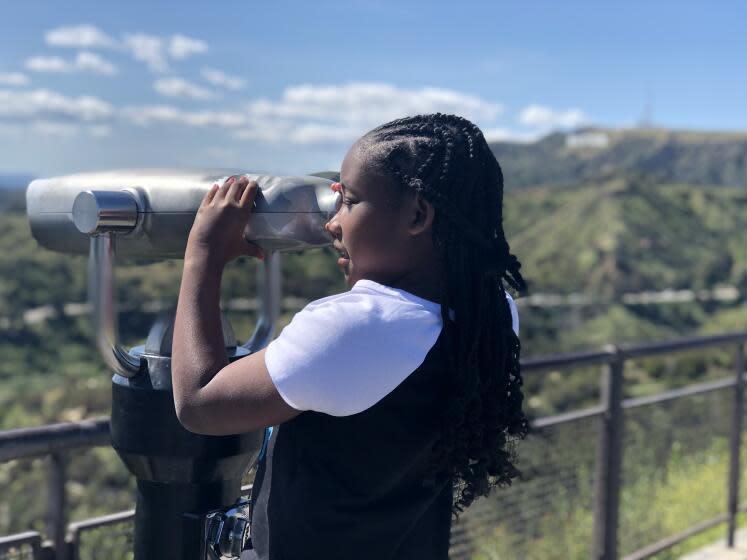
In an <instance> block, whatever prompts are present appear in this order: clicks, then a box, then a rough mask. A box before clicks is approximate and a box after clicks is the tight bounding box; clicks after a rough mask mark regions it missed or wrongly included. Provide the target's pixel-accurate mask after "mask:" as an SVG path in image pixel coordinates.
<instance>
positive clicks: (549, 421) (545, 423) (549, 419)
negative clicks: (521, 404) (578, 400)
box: [530, 405, 604, 430]
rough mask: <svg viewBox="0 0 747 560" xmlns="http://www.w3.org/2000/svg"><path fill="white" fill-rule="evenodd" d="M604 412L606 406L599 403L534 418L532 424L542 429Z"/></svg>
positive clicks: (535, 427) (592, 416)
mask: <svg viewBox="0 0 747 560" xmlns="http://www.w3.org/2000/svg"><path fill="white" fill-rule="evenodd" d="M602 414H604V407H603V406H601V405H597V406H592V407H590V408H584V409H582V410H572V411H570V412H564V413H563V414H556V415H554V416H543V417H542V418H537V419H536V420H532V422H531V423H530V426H531V427H532V429H534V430H541V429H542V428H549V427H550V426H558V425H559V424H566V423H568V422H575V421H576V420H583V419H584V418H594V417H595V416H601V415H602Z"/></svg>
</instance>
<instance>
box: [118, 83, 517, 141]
mask: <svg viewBox="0 0 747 560" xmlns="http://www.w3.org/2000/svg"><path fill="white" fill-rule="evenodd" d="M159 82H163V83H161V85H160V90H161V92H162V93H164V94H165V95H180V96H182V97H184V96H191V97H195V96H194V95H190V94H188V93H187V92H188V91H190V92H191V93H192V94H193V93H194V91H193V90H192V88H193V87H194V84H189V83H188V82H185V81H184V80H181V79H177V78H174V79H168V80H159V81H158V82H156V83H159ZM166 92H168V93H166ZM439 111H440V112H444V113H456V114H460V115H463V116H465V117H466V118H468V119H470V120H473V121H475V122H491V121H492V120H494V119H495V118H496V117H497V116H498V115H499V114H501V113H502V111H503V107H502V106H501V105H500V104H497V103H491V102H488V101H486V100H484V99H481V98H479V97H476V96H472V95H468V94H464V93H461V92H458V91H454V90H446V89H438V88H420V89H410V90H408V89H400V88H397V87H395V86H392V85H389V84H378V83H351V84H343V85H331V86H312V85H302V86H295V87H290V88H288V89H286V90H285V92H284V93H283V95H282V96H281V98H280V99H278V100H274V101H273V100H269V99H260V100H257V101H254V102H252V103H250V104H249V105H247V106H246V107H245V109H244V110H243V111H184V110H181V109H178V108H176V107H173V106H170V105H155V106H133V107H127V108H125V110H123V112H122V115H123V117H124V118H125V119H126V120H128V121H130V122H132V123H134V124H137V125H140V126H150V125H152V124H156V123H169V124H178V125H183V126H192V127H219V128H224V129H227V130H232V131H233V134H234V136H235V137H236V138H239V139H244V140H257V141H262V142H288V143H295V144H314V143H344V142H349V141H351V140H354V139H355V138H357V137H358V136H360V135H361V134H363V133H364V132H366V131H367V130H369V129H371V128H373V127H374V126H377V125H379V124H382V123H383V122H386V121H389V120H392V119H395V118H398V117H403V116H407V115H414V114H420V113H433V112H439Z"/></svg>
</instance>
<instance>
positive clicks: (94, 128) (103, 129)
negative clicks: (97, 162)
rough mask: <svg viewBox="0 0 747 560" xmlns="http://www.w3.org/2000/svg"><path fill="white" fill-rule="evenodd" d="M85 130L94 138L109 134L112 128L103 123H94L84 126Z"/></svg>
mask: <svg viewBox="0 0 747 560" xmlns="http://www.w3.org/2000/svg"><path fill="white" fill-rule="evenodd" d="M86 132H87V133H88V134H90V135H91V136H93V137H95V138H103V137H105V136H109V135H111V133H112V129H111V127H109V126H107V125H105V124H95V125H91V126H88V127H86Z"/></svg>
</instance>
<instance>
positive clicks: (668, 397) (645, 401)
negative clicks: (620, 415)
mask: <svg viewBox="0 0 747 560" xmlns="http://www.w3.org/2000/svg"><path fill="white" fill-rule="evenodd" d="M734 385H736V380H735V379H733V378H729V379H719V380H717V381H708V382H706V383H697V384H695V385H688V386H687V387H682V388H681V389H672V390H671V391H664V392H662V393H656V394H655V395H647V396H645V397H635V398H632V399H625V400H624V401H623V402H622V407H623V408H624V409H630V408H637V407H639V406H646V405H651V404H658V403H663V402H666V401H672V400H675V399H679V398H682V397H690V396H693V395H702V394H705V393H710V392H712V391H718V390H720V389H726V388H727V387H733V386H734Z"/></svg>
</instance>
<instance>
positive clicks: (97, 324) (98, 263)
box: [88, 233, 140, 377]
mask: <svg viewBox="0 0 747 560" xmlns="http://www.w3.org/2000/svg"><path fill="white" fill-rule="evenodd" d="M116 296H117V287H116V282H115V277H114V234H112V233H104V234H101V235H94V236H91V237H90V253H89V257H88V298H89V301H90V302H91V310H92V311H91V314H92V319H93V329H94V333H95V336H96V347H97V348H98V350H99V353H100V354H101V356H102V357H103V359H104V362H105V363H106V365H107V366H109V367H110V368H111V369H113V370H114V371H115V372H117V373H118V374H120V375H123V376H125V377H134V376H135V375H136V374H137V373H138V372H139V371H140V358H138V357H135V356H132V355H131V354H130V353H129V352H127V351H126V350H125V349H124V348H122V347H121V346H120V345H119V338H118V335H117V329H118V325H117V297H116Z"/></svg>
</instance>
